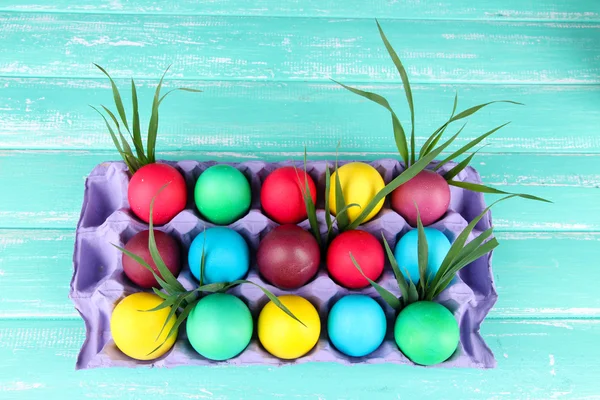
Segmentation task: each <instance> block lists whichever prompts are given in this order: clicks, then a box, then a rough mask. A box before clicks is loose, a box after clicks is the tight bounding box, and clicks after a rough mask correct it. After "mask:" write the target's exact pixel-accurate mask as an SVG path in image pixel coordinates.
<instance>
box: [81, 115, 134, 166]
mask: <svg viewBox="0 0 600 400" xmlns="http://www.w3.org/2000/svg"><path fill="white" fill-rule="evenodd" d="M90 107H91V108H92V109H93V110H94V111H96V112H97V113H98V114H100V116H101V117H102V119H103V120H104V123H105V124H106V128H107V129H108V132H109V133H110V137H111V139H112V141H113V143H114V145H115V147H116V148H117V151H118V152H119V154H120V155H121V157H122V158H123V161H124V162H125V164H126V165H127V168H129V171H131V172H132V173H133V172H135V171H136V170H135V169H134V168H133V165H132V164H131V163H130V160H129V159H128V157H127V153H125V152H124V151H123V148H122V147H121V144H120V143H119V139H117V135H116V134H115V131H114V130H113V129H112V127H111V126H110V124H109V123H108V120H107V119H106V117H105V116H104V114H102V113H101V112H100V110H98V109H97V108H96V107H94V106H92V105H90Z"/></svg>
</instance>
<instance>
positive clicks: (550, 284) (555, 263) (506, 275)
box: [0, 229, 600, 319]
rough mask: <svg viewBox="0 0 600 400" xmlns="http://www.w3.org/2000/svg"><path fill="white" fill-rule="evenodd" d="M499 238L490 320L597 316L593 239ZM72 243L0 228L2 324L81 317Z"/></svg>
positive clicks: (68, 233) (598, 273)
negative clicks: (73, 293)
mask: <svg viewBox="0 0 600 400" xmlns="http://www.w3.org/2000/svg"><path fill="white" fill-rule="evenodd" d="M497 237H498V240H499V241H500V247H498V249H497V250H496V252H495V253H494V261H493V271H494V279H495V281H496V286H497V288H498V294H499V299H498V302H497V303H496V306H495V307H494V309H493V310H492V311H491V312H490V314H489V316H488V318H492V319H497V318H588V317H598V316H600V298H599V297H598V296H597V295H596V294H595V287H596V284H597V282H598V281H599V280H600V269H599V268H598V267H597V265H596V264H595V263H593V262H590V260H597V259H600V234H599V233H563V232H555V233H543V232H500V233H498V234H497ZM74 238H75V234H74V233H73V231H72V230H55V229H48V230H29V229H10V230H0V293H2V301H0V319H2V318H10V319H15V318H19V319H24V318H39V319H42V318H44V319H46V318H50V319H55V318H66V319H74V318H75V319H79V315H78V314H77V312H76V311H75V309H74V307H73V304H72V302H71V301H70V300H69V299H68V297H67V296H68V291H69V282H70V279H71V275H72V272H73V267H72V258H73V244H74ZM582 275H583V276H585V277H586V279H584V280H581V279H580V278H579V277H580V276H582ZM557 276H560V277H561V278H560V279H556V277H557ZM565 282H578V284H577V285H565V284H564V283H565ZM548 293H552V296H548V295H547V294H548Z"/></svg>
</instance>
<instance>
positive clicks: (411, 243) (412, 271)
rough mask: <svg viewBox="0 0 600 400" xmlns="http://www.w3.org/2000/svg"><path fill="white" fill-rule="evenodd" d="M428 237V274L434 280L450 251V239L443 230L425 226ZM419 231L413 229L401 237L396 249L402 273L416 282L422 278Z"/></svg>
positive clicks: (395, 255)
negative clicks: (420, 274) (420, 271)
mask: <svg viewBox="0 0 600 400" xmlns="http://www.w3.org/2000/svg"><path fill="white" fill-rule="evenodd" d="M423 230H424V231H425V237H426V238H427V276H428V279H429V280H432V279H433V277H434V276H435V274H436V273H437V271H438V270H439V269H440V266H441V265H442V262H443V261H444V258H445V257H446V254H448V251H450V246H451V244H450V241H449V240H448V238H447V237H446V235H444V234H443V233H442V232H440V231H438V230H437V229H433V228H424V229H423ZM418 238H419V232H418V230H417V229H412V230H410V231H408V232H407V233H405V234H404V236H402V238H400V240H399V241H398V243H397V244H396V248H395V249H394V257H395V258H396V261H398V266H399V268H400V271H401V272H402V274H403V275H404V276H405V277H406V278H407V279H408V278H409V276H408V275H407V271H408V274H409V275H410V280H411V281H412V282H413V283H414V284H416V283H417V282H419V280H420V276H419V246H418Z"/></svg>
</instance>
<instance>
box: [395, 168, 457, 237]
mask: <svg viewBox="0 0 600 400" xmlns="http://www.w3.org/2000/svg"><path fill="white" fill-rule="evenodd" d="M391 202H392V208H393V209H394V211H396V212H397V213H398V214H400V215H402V216H403V217H404V219H405V220H406V222H408V223H409V224H411V225H412V226H417V207H418V208H419V213H420V214H421V221H422V222H423V225H431V224H433V223H434V222H436V221H437V220H439V219H440V218H442V216H443V215H444V214H445V213H446V211H448V206H449V205H450V187H449V186H448V182H446V180H445V179H444V178H443V177H442V176H441V175H439V174H437V173H435V172H433V171H428V170H423V171H421V172H419V173H418V174H417V175H416V176H415V177H414V178H412V179H411V180H409V181H408V182H406V183H404V184H403V185H400V186H399V187H398V188H396V190H394V191H393V192H392V200H391ZM415 203H416V205H417V207H415Z"/></svg>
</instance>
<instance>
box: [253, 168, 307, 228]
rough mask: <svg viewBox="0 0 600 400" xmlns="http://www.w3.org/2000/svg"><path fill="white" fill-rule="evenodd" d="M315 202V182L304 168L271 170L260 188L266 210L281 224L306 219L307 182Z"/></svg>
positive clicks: (261, 198)
mask: <svg viewBox="0 0 600 400" xmlns="http://www.w3.org/2000/svg"><path fill="white" fill-rule="evenodd" d="M307 182H308V190H309V192H310V197H311V198H312V201H313V203H314V202H316V201H317V189H316V187H315V183H314V181H313V180H312V178H311V177H310V175H308V174H307V173H305V172H304V171H303V170H301V169H299V168H294V167H281V168H278V169H276V170H275V171H273V172H271V173H270V174H269V176H267V178H266V179H265V181H264V182H263V184H262V188H261V190H260V202H261V204H262V208H263V210H264V212H265V213H266V214H267V215H268V216H269V217H270V218H271V219H273V220H274V221H276V222H278V223H280V224H296V223H298V222H300V221H303V220H304V219H306V206H305V204H304V193H305V192H306V183H307Z"/></svg>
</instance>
